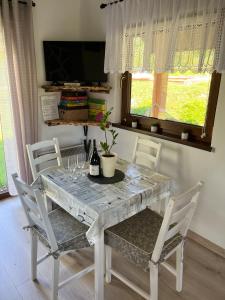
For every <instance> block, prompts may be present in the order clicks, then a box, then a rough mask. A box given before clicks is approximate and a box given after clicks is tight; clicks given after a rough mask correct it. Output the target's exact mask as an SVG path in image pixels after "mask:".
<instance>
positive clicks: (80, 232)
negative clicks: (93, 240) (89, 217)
mask: <svg viewBox="0 0 225 300" xmlns="http://www.w3.org/2000/svg"><path fill="white" fill-rule="evenodd" d="M48 216H49V220H50V222H51V225H52V229H53V231H54V234H55V237H56V241H57V244H58V247H59V251H68V250H77V249H81V248H85V247H89V246H90V244H89V242H88V240H87V238H86V232H87V230H88V228H89V227H88V226H87V225H85V224H83V223H81V222H79V221H78V220H76V219H75V218H74V217H72V216H71V215H70V214H68V213H67V212H66V211H65V210H63V209H62V208H58V209H55V210H53V211H51V212H50V213H49V214H48ZM33 230H34V232H35V233H36V234H37V235H38V237H39V239H40V240H41V241H42V242H43V243H44V244H45V245H46V246H47V247H48V248H51V247H50V244H49V241H48V238H47V234H46V232H45V231H44V230H43V229H42V228H40V227H39V226H37V225H35V226H34V227H33Z"/></svg>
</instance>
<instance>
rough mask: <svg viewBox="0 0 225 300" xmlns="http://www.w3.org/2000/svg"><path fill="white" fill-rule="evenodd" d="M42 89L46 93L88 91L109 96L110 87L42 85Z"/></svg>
mask: <svg viewBox="0 0 225 300" xmlns="http://www.w3.org/2000/svg"><path fill="white" fill-rule="evenodd" d="M42 88H43V89H44V90H45V91H46V92H61V91H70V92H77V91H88V92H92V93H105V94H109V92H110V90H111V87H110V86H108V87H103V86H76V87H75V86H69V85H60V86H54V85H43V86H42Z"/></svg>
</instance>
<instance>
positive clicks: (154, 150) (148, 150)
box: [132, 137, 161, 170]
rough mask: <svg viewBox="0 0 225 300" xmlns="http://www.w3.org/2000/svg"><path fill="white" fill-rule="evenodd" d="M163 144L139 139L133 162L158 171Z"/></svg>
mask: <svg viewBox="0 0 225 300" xmlns="http://www.w3.org/2000/svg"><path fill="white" fill-rule="evenodd" d="M160 150H161V144H160V143H155V142H153V141H151V140H148V139H142V138H140V137H137V139H136V143H135V147H134V152H133V158H132V162H133V163H137V164H140V165H144V166H147V167H149V168H150V169H152V170H157V167H158V163H159V157H160Z"/></svg>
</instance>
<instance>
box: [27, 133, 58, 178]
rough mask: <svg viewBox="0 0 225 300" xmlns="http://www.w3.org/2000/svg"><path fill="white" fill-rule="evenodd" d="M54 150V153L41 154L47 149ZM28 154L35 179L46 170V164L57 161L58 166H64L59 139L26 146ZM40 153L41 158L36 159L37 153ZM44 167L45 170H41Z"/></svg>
mask: <svg viewBox="0 0 225 300" xmlns="http://www.w3.org/2000/svg"><path fill="white" fill-rule="evenodd" d="M50 147H51V148H53V149H54V152H52V153H44V154H43V155H42V154H41V151H43V149H45V148H50ZM26 148H27V154H28V158H29V162H30V168H31V172H32V175H33V179H34V180H35V179H37V177H38V176H39V174H40V173H41V172H42V171H43V169H45V168H46V163H47V162H49V161H53V160H55V162H56V163H57V165H58V166H59V167H60V166H62V165H63V164H62V157H61V153H60V148H59V142H58V139H57V138H53V139H52V140H49V141H42V142H38V143H35V144H33V145H30V144H28V145H26ZM38 151H39V153H40V156H37V157H36V153H37V152H38ZM41 165H44V168H41Z"/></svg>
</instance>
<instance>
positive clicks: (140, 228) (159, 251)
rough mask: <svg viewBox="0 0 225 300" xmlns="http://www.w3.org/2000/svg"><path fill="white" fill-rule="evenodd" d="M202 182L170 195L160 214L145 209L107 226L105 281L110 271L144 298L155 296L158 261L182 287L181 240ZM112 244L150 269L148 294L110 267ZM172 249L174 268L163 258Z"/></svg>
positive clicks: (126, 255)
mask: <svg viewBox="0 0 225 300" xmlns="http://www.w3.org/2000/svg"><path fill="white" fill-rule="evenodd" d="M202 185H203V183H202V182H199V183H198V184H197V185H195V186H194V187H193V188H191V189H189V190H188V191H187V192H186V193H183V194H181V195H179V196H177V197H172V198H170V200H169V203H168V206H167V208H166V212H165V215H164V217H163V218H162V217H161V216H160V215H158V214H157V213H155V212H154V211H152V210H150V209H145V210H144V211H142V212H140V213H138V214H136V215H134V216H133V217H131V218H129V219H127V220H125V221H123V222H121V223H119V224H118V225H115V226H113V227H111V228H109V229H107V230H106V232H105V244H106V246H105V251H106V282H108V283H109V282H110V281H111V275H114V276H115V277H117V278H118V279H120V280H121V281H122V282H123V283H124V284H126V285H128V286H129V287H130V288H131V289H133V290H134V291H136V292H137V293H138V294H140V295H141V296H142V297H143V298H145V299H148V300H150V299H151V300H157V299H158V268H159V265H160V264H161V265H162V266H164V267H165V268H166V269H167V270H168V271H170V272H171V273H172V274H173V275H175V277H176V290H177V291H178V292H180V291H181V290H182V279H183V247H184V241H185V237H186V235H187V231H188V228H189V226H190V223H191V219H192V216H193V214H194V211H195V208H196V204H197V200H198V196H199V192H200V190H201V187H202ZM112 248H114V249H115V250H117V251H118V252H120V253H121V254H122V255H123V256H124V257H126V258H127V259H128V260H129V261H131V262H133V263H135V264H136V265H138V266H140V267H142V268H144V269H145V270H147V269H148V268H149V269H150V295H149V294H147V293H146V292H145V291H143V290H142V289H140V288H139V287H138V286H136V285H134V284H133V283H132V282H131V281H130V280H128V279H127V278H125V277H124V276H123V275H121V274H120V273H119V272H117V271H116V270H114V269H113V268H112V265H111V249H112ZM175 252H176V269H175V268H174V267H172V266H171V265H170V264H168V263H167V262H166V260H167V259H168V258H169V257H170V256H171V255H172V254H173V253H175Z"/></svg>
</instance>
